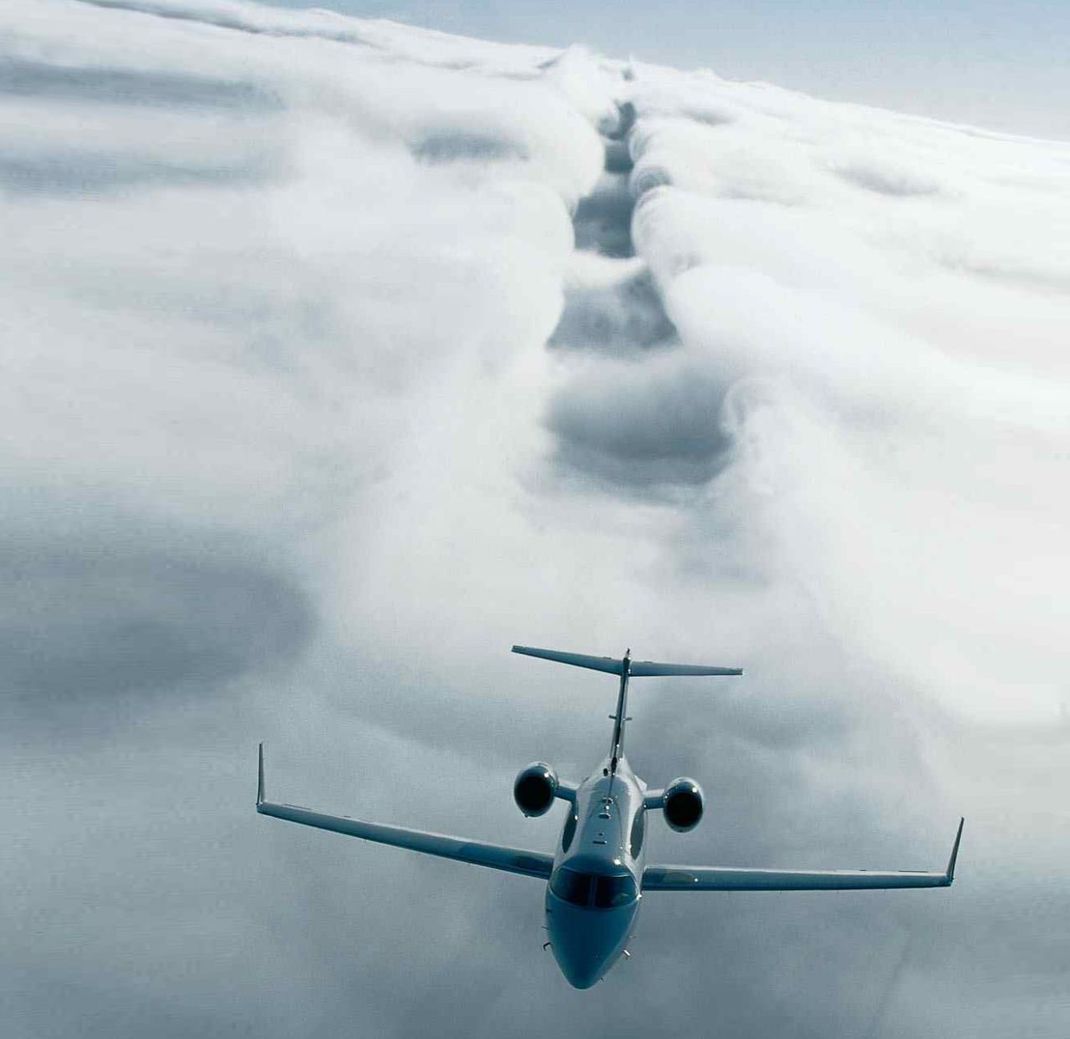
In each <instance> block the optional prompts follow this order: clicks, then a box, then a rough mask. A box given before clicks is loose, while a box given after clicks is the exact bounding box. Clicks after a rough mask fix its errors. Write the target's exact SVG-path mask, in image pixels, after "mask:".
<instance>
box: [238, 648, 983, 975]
mask: <svg viewBox="0 0 1070 1039" xmlns="http://www.w3.org/2000/svg"><path fill="white" fill-rule="evenodd" d="M513 652H514V653H522V654H525V655H527V656H531V657H540V658H542V659H544V660H552V661H556V662H558V663H562V664H571V665H573V666H575V667H583V668H589V669H591V670H594V671H602V672H606V673H607V674H611V675H616V676H618V677H619V679H620V685H619V690H618V693H617V709H616V713H615V714H613V715H611V716H610V717H611V718H612V720H613V738H612V742H611V744H610V748H609V753H608V754H607V755H606V757H605V758H604V759H603V760H602V761H601V762H600V763H599V765H598V767H597V768H596V769H595V770H594V771H593V772H592V773H591V774H590V775H589V776H588V777H587V778H586V779H584V780H583V781H582V782H580V783H570V782H567V781H565V780H562V779H559V778H558V776H557V773H556V772H555V771H554V769H553V768H552V767H551V766H550V765H547V764H546V763H545V762H542V761H536V762H533V763H532V764H530V765H528V766H527V767H526V768H524V769H521V771H520V772H519V773H518V774H517V777H516V780H515V782H514V783H513V797H514V800H515V801H516V804H517V807H518V808H519V809H520V811H521V812H523V814H524V815H525V816H529V817H537V816H542V815H545V814H546V813H547V812H548V811H549V809H550V807H551V805H552V804H553V802H554V800H555V799H560V800H562V801H564V802H565V803H566V804H567V805H568V814H567V816H566V818H565V821H564V825H563V827H562V830H561V836H560V839H559V840H558V842H557V847H556V850H555V851H554V853H553V854H552V855H551V854H546V853H544V852H538V851H526V850H524V849H521V848H510V847H503V846H501V845H498V844H488V843H486V842H484V841H473V840H466V839H465V838H462V837H449V836H446V835H444V834H438V833H428V832H425V831H423V830H410V829H405V828H403V827H400V826H386V825H382V824H379V823H370V822H363V821H362V820H359V819H350V818H347V817H344V816H343V817H338V816H331V815H323V814H321V813H320V812H313V811H310V810H309V809H307V808H299V807H296V806H294V805H288V804H276V803H274V802H271V801H267V800H265V797H264V745H263V743H261V744H260V753H259V777H258V786H257V795H256V810H257V811H258V812H259V813H260V814H261V815H270V816H273V817H274V818H276V819H285V820H287V821H289V822H294V823H302V824H304V825H305V826H315V827H318V828H319V829H322V830H332V831H334V832H335V833H343V834H348V835H349V836H351V837H360V838H362V839H363V840H367V841H376V842H378V843H380V844H390V845H394V846H395V847H399V848H409V849H411V850H413V851H420V852H424V853H425V854H427V855H437V856H440V857H442V858H447V859H456V860H459V861H461V862H469V863H473V864H475V865H477V866H487V867H489V868H491V869H497V870H504V871H506V872H508V873H517V874H521V875H523V876H528V877H536V878H538V879H539V880H543V881H547V885H546V905H545V910H546V930H547V932H548V934H549V940H548V941H547V942H546V943H545V945H544V948H546V947H549V948H550V949H551V951H552V952H553V955H554V958H555V959H556V960H557V964H558V966H559V967H560V969H561V973H562V974H563V975H564V976H565V978H566V980H567V981H568V982H569V984H571V985H572V986H573V987H574V988H577V989H587V988H590V987H591V986H592V985H594V984H595V983H596V982H598V981H600V980H601V979H602V978H604V977H605V975H606V974H607V973H608V971H609V970H610V969H611V968H612V967H613V966H614V964H616V963H617V961H618V960H619V959H620V958H621V957H622V956H623V957H629V956H630V955H631V953H630V951H629V950H628V942H629V940H630V938H631V937H632V935H633V932H634V929H635V923H636V916H637V914H638V912H639V906H640V903H641V901H642V899H643V896H644V895H646V894H647V893H648V892H655V891H838V890H847V889H852V890H857V889H873V888H922V887H950V885H951V883H952V881H954V879H955V861H956V859H957V858H958V852H959V843H960V841H961V840H962V827H963V824H964V822H965V820H964V819H960V820H959V827H958V832H957V833H956V835H955V842H954V844H953V845H952V848H951V857H950V858H949V859H948V863H947V868H946V869H944V870H942V871H940V872H920V871H913V872H910V871H874V870H784V869H737V868H729V867H724V866H666V865H651V866H647V865H646V864H645V862H646V851H647V848H646V841H645V835H646V813H647V812H650V811H660V812H662V813H663V815H664V818H665V821H666V822H667V823H668V825H669V826H670V828H671V829H673V830H675V831H677V832H685V831H688V830H692V829H694V828H695V827H696V826H697V825H698V823H699V821H700V820H701V819H702V812H703V804H704V798H703V793H702V788H701V787H700V786H699V785H698V783H696V782H695V781H694V780H693V779H690V778H688V777H686V776H685V777H681V778H679V779H674V780H673V781H672V782H671V783H670V784H669V785H668V786H667V787H665V788H664V789H662V790H650V789H648V788H647V785H646V783H644V782H643V780H642V779H640V778H639V777H638V776H637V775H636V774H635V773H634V772H633V771H632V770H631V767H630V766H629V764H628V760H627V758H626V757H625V756H624V730H625V724H626V723H627V722H628V721H630V720H631V719H629V718H628V713H627V712H628V683H629V680H630V679H632V678H640V677H648V676H669V675H742V674H743V671H742V669H741V668H730V667H707V666H703V665H690V664H661V663H655V662H653V661H648V660H632V659H631V650H628V651H627V652H626V653H625V654H624V656H623V657H622V658H620V659H617V658H615V657H596V656H587V655H585V654H582V653H563V652H559V651H557V650H553V649H537V648H535V647H532V646H513Z"/></svg>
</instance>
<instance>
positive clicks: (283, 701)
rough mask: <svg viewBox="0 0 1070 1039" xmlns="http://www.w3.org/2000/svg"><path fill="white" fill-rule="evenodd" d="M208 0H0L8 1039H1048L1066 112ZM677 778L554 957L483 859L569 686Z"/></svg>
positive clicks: (570, 774) (1057, 953) (645, 772)
mask: <svg viewBox="0 0 1070 1039" xmlns="http://www.w3.org/2000/svg"><path fill="white" fill-rule="evenodd" d="M532 39H533V40H534V41H535V42H534V43H533V44H532V45H521V44H515V45H503V44H495V43H486V42H481V41H479V40H473V39H458V38H455V37H450V36H444V35H442V34H440V33H434V32H427V31H424V30H420V29H415V28H412V27H405V26H400V25H396V24H390V23H386V22H382V21H374V20H373V21H363V20H359V19H353V18H347V17H342V16H339V15H337V14H331V13H324V12H319V13H316V12H305V11H291V10H281V9H279V8H272V7H264V6H258V5H255V4H249V3H238V2H225V0H97V2H95V3H83V2H77V0H11V2H9V3H8V4H5V5H4V6H3V7H2V8H0V48H2V61H0V224H2V226H3V228H4V233H3V235H0V357H2V363H3V373H4V377H3V378H2V379H0V428H2V433H3V435H2V436H0V450H2V452H3V458H2V463H0V481H2V482H0V487H2V491H0V504H2V511H0V533H2V536H0V569H2V571H3V576H4V588H5V594H4V595H3V597H2V598H0V675H2V683H0V687H2V688H3V690H4V695H3V699H2V700H0V711H2V717H0V760H2V761H3V762H4V782H3V784H2V793H0V798H2V804H3V807H4V815H5V818H6V819H7V820H8V821H9V827H8V830H9V833H10V837H9V839H8V840H6V841H4V842H3V843H2V846H0V869H2V871H3V875H4V877H5V881H6V890H7V894H8V897H6V898H5V899H3V900H0V927H2V929H3V933H4V934H5V936H6V937H5V941H4V942H3V943H0V973H2V975H3V977H4V978H5V984H4V985H3V986H0V1019H2V1020H4V1022H5V1028H6V1033H5V1034H8V1035H12V1036H14V1037H15V1039H30V1037H32V1039H42V1037H53V1036H55V1037H59V1036H68V1035H72V1034H76V1035H79V1036H88V1037H95V1036H107V1037H108V1039H115V1037H123V1039H125V1037H135V1036H136V1037H141V1036H144V1035H146V1034H152V1035H157V1036H162V1037H168V1036H176V1037H177V1036H183V1037H185V1036H188V1035H189V1034H190V1033H191V1032H197V1033H198V1034H200V1035H203V1036H205V1037H214V1036H217V1035H219V1036H222V1035H233V1034H255V1035H258V1036H265V1037H273V1036H280V1037H282V1036H286V1037H293V1036H334V1035H338V1034H340V1033H344V1034H350V1035H358V1036H363V1035H369V1036H382V1037H388V1039H389V1037H407V1036H411V1035H414V1034H423V1033H426V1032H429V1031H431V1030H432V1029H433V1030H434V1031H435V1032H436V1034H439V1035H442V1036H454V1035H456V1036H466V1037H467V1036H475V1037H484V1036H485V1037H491V1036H495V1037H497V1036H500V1035H503V1034H508V1035H521V1036H527V1035H531V1036H536V1035H538V1036H545V1035H548V1034H553V1035H561V1036H572V1035H584V1036H586V1035H590V1034H598V1033H601V1032H604V1031H612V1032H613V1033H615V1034H619V1035H621V1036H648V1035H650V1034H652V1033H653V1034H658V1035H665V1036H672V1037H676V1036H679V1037H689V1036H694V1035H705V1034H710V1033H711V1032H713V1033H716V1034H719V1035H723V1036H733V1037H734V1036H739V1037H751V1036H755V1037H765V1036H768V1035H775V1034H785V1035H792V1036H801V1037H811V1036H812V1037H815V1039H816V1037H822V1039H825V1037H828V1036H835V1035H853V1036H865V1037H867V1039H923V1037H925V1039H927V1037H929V1036H932V1035H934V1034H939V1035H942V1036H946V1037H949V1039H960V1037H961V1039H966V1037H969V1039H1004V1037H1005V1036H1007V1035H1028V1036H1030V1037H1031V1039H1065V1036H1066V1034H1067V1030H1068V1026H1070V1002H1068V997H1067V993H1068V991H1070V986H1068V984H1067V981H1068V977H1067V966H1066V965H1067V964H1068V963H1070V944H1068V941H1070V939H1068V937H1067V929H1066V927H1065V926H1064V921H1065V920H1066V919H1067V918H1068V917H1070V883H1068V882H1070V866H1068V863H1070V815H1068V811H1067V807H1066V797H1065V791H1066V789H1067V787H1068V784H1070V755H1068V754H1067V749H1068V744H1070V721H1068V713H1070V690H1068V687H1067V683H1066V677H1065V676H1066V674H1067V672H1068V665H1070V660H1068V659H1067V657H1068V654H1067V649H1066V643H1065V637H1064V636H1065V631H1066V630H1067V626H1068V621H1070V617H1068V616H1067V612H1068V607H1067V603H1066V597H1065V588H1066V586H1067V582H1068V578H1070V573H1068V566H1067V556H1066V552H1065V526H1066V523H1065V518H1066V515H1067V509H1068V506H1070V491H1068V489H1067V488H1068V486H1070V485H1068V482H1067V480H1066V479H1065V470H1066V459H1067V457H1068V453H1070V385H1068V382H1070V367H1068V362H1067V356H1066V349H1065V333H1064V330H1065V328H1066V327H1068V320H1070V251H1068V249H1067V243H1070V190H1068V189H1070V145H1068V144H1066V143H1060V142H1053V141H1042V140H1036V139H1032V138H1030V137H1028V136H1020V135H1013V134H1003V133H1000V132H994V131H991V130H988V129H978V128H974V127H969V126H950V125H947V124H946V123H943V122H938V121H934V120H930V119H926V118H923V117H919V116H918V115H916V114H906V115H904V114H897V113H895V112H892V111H882V110H877V109H874V108H872V107H867V106H866V105H863V104H854V103H847V102H840V103H833V102H830V101H827V100H818V99H815V98H813V97H810V96H808V95H806V94H805V93H800V92H799V91H798V90H794V89H788V88H786V87H783V86H780V85H771V84H768V83H764V84H763V83H758V84H755V83H740V82H736V81H734V80H733V79H732V78H728V77H726V78H721V77H720V76H719V75H717V74H715V73H714V72H710V71H694V70H692V71H687V70H683V71H680V70H674V69H673V68H671V67H669V66H667V65H664V64H647V63H644V62H643V61H635V62H628V61H625V60H622V59H621V58H619V57H618V56H616V55H612V54H611V55H610V56H604V55H603V54H601V53H600V52H599V51H597V50H593V49H591V48H590V47H584V46H572V47H567V48H564V49H560V48H556V47H554V46H548V45H544V44H540V43H539V42H538V40H537V39H536V38H535V35H534V34H533V36H532ZM513 643H524V644H529V645H537V646H538V645H544V646H552V647H556V648H560V649H566V650H573V651H579V652H589V653H596V654H607V655H608V654H614V653H621V652H623V650H624V649H625V648H626V647H629V646H630V647H631V649H632V650H633V652H634V653H635V654H636V655H637V656H638V657H643V658H651V659H666V660H679V661H681V662H705V663H714V664H722V665H729V666H732V665H738V666H742V667H744V668H745V669H746V676H745V677H744V678H742V679H738V680H737V679H733V680H725V681H723V682H719V681H700V680H694V681H692V680H688V679H673V680H671V681H669V680H667V681H665V682H659V681H655V680H650V681H649V682H648V683H647V684H644V685H643V686H642V688H641V689H638V688H637V689H636V691H635V695H634V696H633V700H632V703H631V705H630V706H631V709H632V713H633V715H634V721H633V723H632V724H631V725H630V726H629V734H628V737H629V748H628V751H629V758H630V760H631V763H632V765H633V766H634V768H635V769H636V771H637V772H638V773H639V774H640V775H641V776H642V777H643V778H644V779H646V780H647V781H648V782H649V783H650V784H651V785H662V784H664V783H666V782H667V781H669V780H671V779H672V778H673V777H674V776H678V775H689V776H694V777H695V778H696V779H698V780H699V781H700V782H701V783H702V784H703V786H704V787H705V790H706V795H707V812H706V817H705V819H704V821H703V823H702V824H701V825H700V826H699V827H698V828H697V829H696V830H695V831H694V832H693V833H691V834H687V835H677V834H673V833H672V832H671V831H669V829H668V827H667V826H665V825H663V823H662V822H661V821H659V820H655V821H654V823H653V824H652V825H651V827H650V830H649V831H648V846H649V852H650V856H651V860H652V861H660V862H666V861H667V862H684V863H687V862H691V863H710V864H719V865H726V866H756V867H761V866H766V867H773V868H777V867H779V868H791V867H794V868H800V869H805V868H874V869H896V868H902V869H939V868H941V867H942V866H943V865H944V863H945V862H946V856H947V853H948V851H949V848H950V843H951V839H952V837H953V834H954V830H955V825H956V823H957V821H958V818H959V816H960V815H964V816H966V819H967V822H966V830H965V834H964V837H963V842H962V848H961V852H960V857H959V862H958V874H957V879H956V882H955V885H954V887H952V888H951V889H950V890H935V891H921V892H919V891H900V892H843V893H838V894H829V893H821V892H816V893H795V894H788V893H778V894H769V893H751V894H744V893H740V894H733V895H731V896H718V895H713V894H711V895H708V896H707V895H694V896H692V895H669V894H665V895H663V896H661V897H655V894H656V893H655V894H652V895H650V897H648V898H647V899H645V901H644V906H643V910H642V915H641V918H640V923H639V932H638V935H637V938H636V940H635V943H634V944H633V946H632V953H633V956H632V958H631V959H630V960H629V961H627V962H626V963H624V964H621V965H620V966H619V967H618V968H616V969H615V970H614V971H613V972H612V973H611V974H610V975H609V976H608V977H607V979H606V980H605V982H604V983H602V984H600V985H599V986H597V987H595V988H594V989H592V990H589V991H587V992H576V991H573V990H572V989H570V988H569V987H568V986H567V984H566V982H565V981H564V980H563V979H562V978H561V977H560V975H559V973H558V972H557V970H556V967H555V965H554V963H553V960H552V957H551V956H550V955H549V954H548V953H545V952H544V951H543V950H542V942H543V931H542V930H541V923H542V919H541V906H542V897H543V892H542V890H541V888H540V886H539V884H538V883H537V882H536V881H533V880H531V879H529V878H525V877H516V876H510V875H500V874H496V873H493V872H489V871H484V870H479V869H476V868H473V867H469V866H465V865H462V864H458V863H450V862H443V861H438V860H433V859H426V858H423V857H421V856H418V855H414V854H410V853H406V852H403V851H400V850H397V849H390V848H384V847H378V846H372V845H368V844H364V843H362V842H359V841H355V840H347V839H344V838H342V837H340V836H337V835H333V834H327V833H320V832H315V831H311V830H306V829H304V828H301V827H296V826H288V825H286V824H284V823H282V822H279V821H277V820H271V819H266V818H263V817H259V816H257V814H256V813H255V810H254V799H255V789H256V785H255V784H256V776H255V768H256V766H255V760H256V745H257V743H258V742H259V741H260V740H264V741H265V742H266V744H267V791H268V794H269V796H270V797H272V798H274V799H277V800H280V801H286V802H291V803H295V804H304V805H308V806H310V807H313V808H317V809H320V810H322V811H325V812H331V813H337V814H348V815H352V816H358V817H362V818H367V819H371V820H375V821H383V822H396V823H400V824H407V825H411V826H416V827H423V828H427V829H431V830H435V831H438V832H445V833H453V834H458V835H462V836H466V837H470V838H475V839H484V840H497V841H500V842H503V843H507V844H512V845H516V846H520V847H531V848H534V849H539V850H545V849H548V848H550V847H551V846H552V845H553V843H554V841H555V839H556V828H557V827H558V826H560V824H561V822H562V816H561V811H560V806H559V808H558V809H555V810H554V811H552V812H551V813H549V814H548V815H547V816H546V817H544V818H542V819H539V820H528V819H525V818H524V817H522V816H521V814H520V812H519V811H518V810H517V809H516V807H515V805H514V804H513V802H512V796H511V788H512V780H513V777H514V776H515V775H516V773H517V772H518V771H519V770H520V769H521V768H522V767H523V766H524V765H526V764H527V763H528V762H530V761H532V760H536V759H541V760H547V761H549V762H551V763H552V764H553V765H554V766H555V767H556V768H557V769H558V771H559V773H560V774H561V775H562V776H564V777H566V778H571V779H580V778H582V777H583V776H584V775H585V774H586V771H587V770H588V769H590V768H591V767H592V766H593V765H595V764H596V763H597V761H598V760H599V759H600V757H601V756H602V754H603V753H604V751H605V748H606V746H607V743H608V739H609V735H610V725H609V722H608V720H607V718H606V715H607V714H608V713H609V711H610V710H611V709H612V703H613V696H614V692H615V690H614V687H613V685H612V682H610V681H609V680H607V679H606V678H605V677H604V676H599V675H597V674H594V673H585V672H579V671H576V670H574V669H566V668H555V667H554V666H553V665H551V664H548V663H545V662H541V661H534V660H530V659H525V658H521V657H518V656H515V655H511V654H510V653H509V652H508V649H509V647H510V646H511V645H512V644H513Z"/></svg>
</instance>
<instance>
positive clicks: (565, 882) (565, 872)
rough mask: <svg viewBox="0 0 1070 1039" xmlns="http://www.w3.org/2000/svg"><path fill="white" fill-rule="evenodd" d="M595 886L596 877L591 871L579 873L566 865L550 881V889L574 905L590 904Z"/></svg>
mask: <svg viewBox="0 0 1070 1039" xmlns="http://www.w3.org/2000/svg"><path fill="white" fill-rule="evenodd" d="M593 888H594V877H592V876H591V874H590V873H577V872H576V871H575V870H574V869H568V868H566V867H565V866H562V867H561V868H560V869H559V870H558V871H557V872H556V873H555V874H554V878H553V880H551V881H550V890H551V891H552V892H553V893H554V894H555V895H557V897H558V898H563V899H564V900H565V901H566V902H571V903H572V904H573V905H574V906H585V905H588V904H589V903H590V901H591V891H592V889H593Z"/></svg>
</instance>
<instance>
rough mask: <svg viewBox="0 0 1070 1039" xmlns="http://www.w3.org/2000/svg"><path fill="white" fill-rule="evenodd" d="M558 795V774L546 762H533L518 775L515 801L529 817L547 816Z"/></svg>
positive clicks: (514, 793) (514, 787)
mask: <svg viewBox="0 0 1070 1039" xmlns="http://www.w3.org/2000/svg"><path fill="white" fill-rule="evenodd" d="M556 795H557V773H556V772H555V771H554V770H553V769H552V768H551V767H550V766H549V765H547V764H546V762H544V761H533V762H532V763H531V764H530V765H528V767H527V768H525V769H521V771H520V772H518V773H517V777H516V781H515V782H514V783H513V799H514V800H515V801H516V806H517V808H519V809H520V811H522V812H523V813H524V814H525V815H527V816H536V815H545V814H546V813H547V812H548V811H549V810H550V805H552V804H553V803H554V797H555V796H556Z"/></svg>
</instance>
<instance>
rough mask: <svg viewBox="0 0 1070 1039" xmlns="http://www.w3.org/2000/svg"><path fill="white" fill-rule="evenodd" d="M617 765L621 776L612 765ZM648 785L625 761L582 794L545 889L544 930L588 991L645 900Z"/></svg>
mask: <svg viewBox="0 0 1070 1039" xmlns="http://www.w3.org/2000/svg"><path fill="white" fill-rule="evenodd" d="M614 763H615V766H616V767H615V770H613V771H611V769H613V765H614ZM645 796H646V784H645V783H644V782H643V781H642V780H641V779H639V778H638V777H637V776H636V775H635V773H634V772H632V770H631V768H630V767H629V765H628V762H627V759H626V758H624V757H623V756H621V757H619V758H617V759H615V762H614V759H613V758H612V756H611V757H607V758H606V760H605V761H604V762H602V764H600V765H599V766H598V768H597V769H596V770H595V771H594V772H593V773H592V774H591V775H590V776H588V777H587V778H586V779H585V780H584V781H583V782H582V783H581V784H580V785H579V787H578V788H577V790H576V794H575V797H574V799H572V800H571V802H570V803H569V804H568V809H569V813H568V816H567V818H566V820H565V824H564V826H563V827H562V830H561V838H560V840H559V841H558V844H557V850H556V853H555V855H554V867H553V873H552V874H551V876H550V881H549V883H548V884H547V888H546V929H547V931H548V932H549V941H550V947H551V949H552V950H553V954H554V958H555V959H556V960H557V963H558V966H559V967H560V968H561V972H562V973H563V974H564V975H565V977H566V978H567V979H568V982H569V984H571V985H572V986H574V987H575V988H581V989H584V988H590V987H591V986H592V985H593V984H595V982H597V981H599V980H600V979H601V978H602V977H603V976H604V975H605V974H606V972H607V971H608V970H609V969H610V968H611V967H612V966H613V964H614V963H616V961H617V960H618V959H619V958H620V956H621V954H622V953H623V952H624V951H625V949H626V948H627V944H628V939H629V938H630V937H631V935H632V932H633V929H634V927H635V921H636V916H637V914H638V912H639V904H640V901H641V900H642V877H643V858H644V854H645V849H644V843H645V842H644V831H645V829H646V819H645V814H644V813H645V807H644V798H645Z"/></svg>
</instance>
